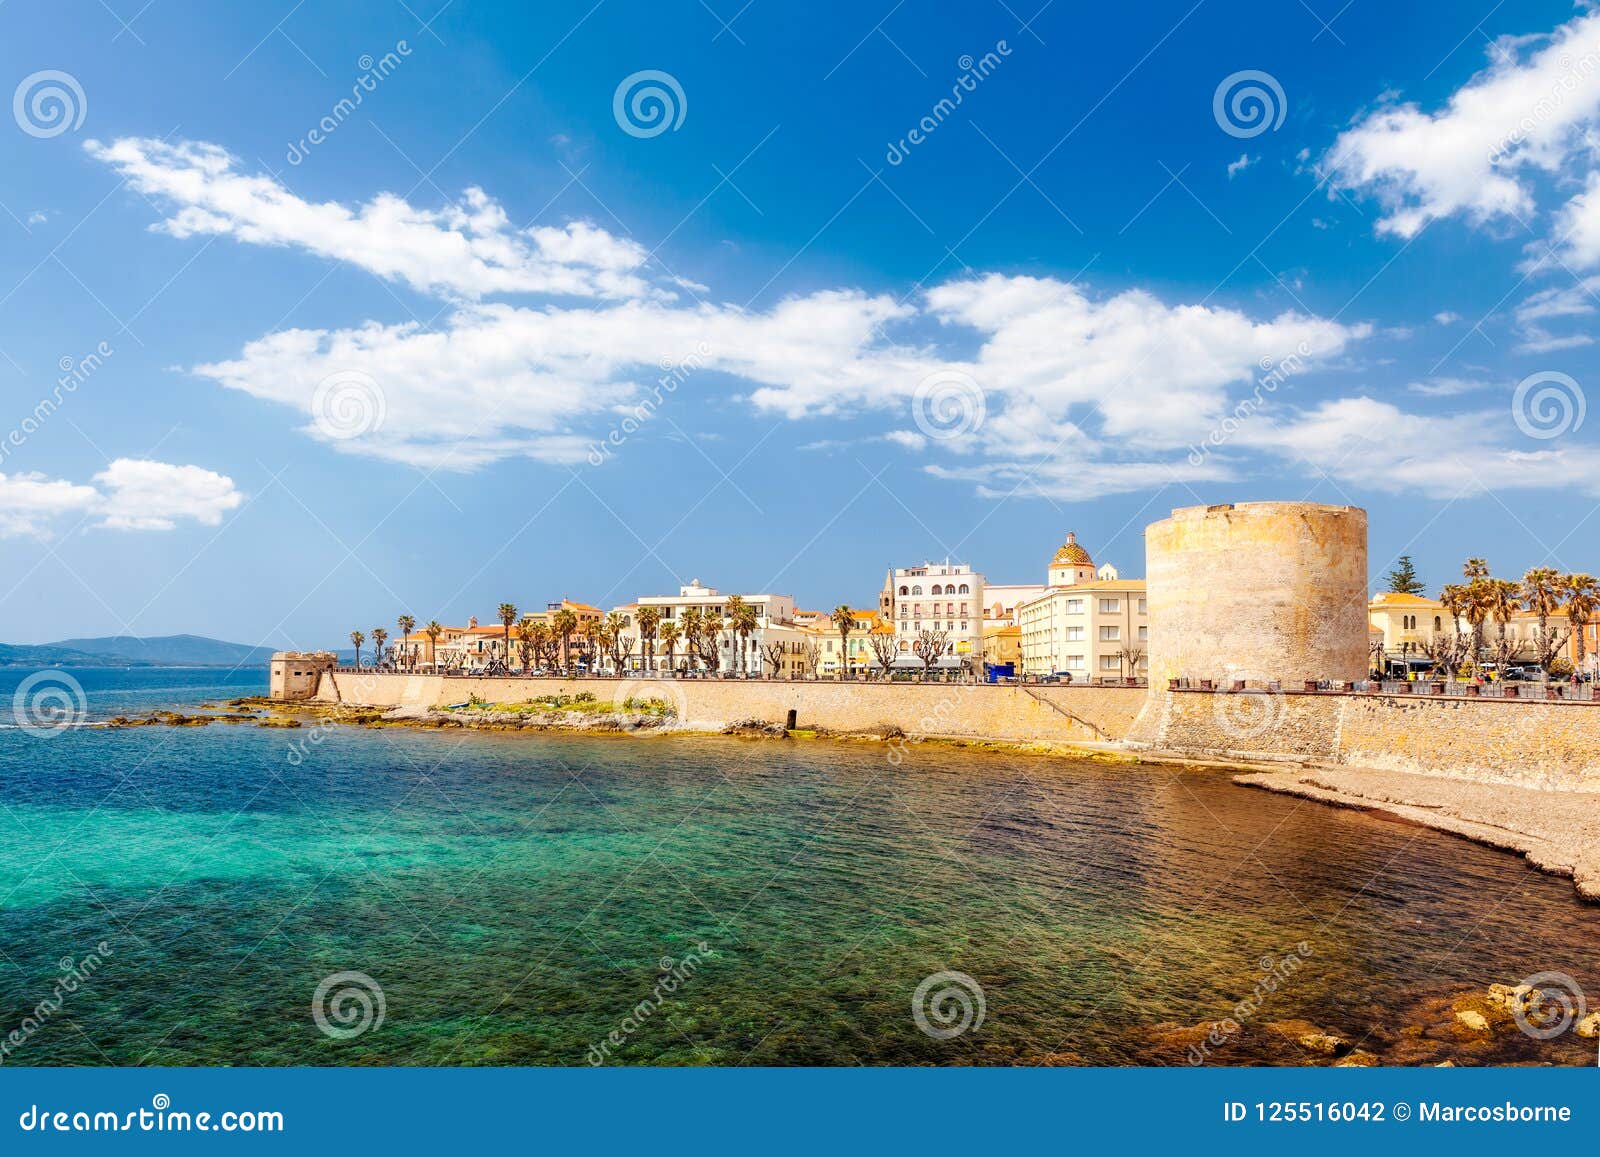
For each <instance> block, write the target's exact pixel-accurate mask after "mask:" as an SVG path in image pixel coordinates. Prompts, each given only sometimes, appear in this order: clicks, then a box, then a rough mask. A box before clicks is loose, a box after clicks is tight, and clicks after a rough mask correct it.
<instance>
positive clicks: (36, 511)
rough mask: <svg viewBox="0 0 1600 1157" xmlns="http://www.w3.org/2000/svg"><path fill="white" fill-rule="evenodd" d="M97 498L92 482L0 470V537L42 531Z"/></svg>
mask: <svg viewBox="0 0 1600 1157" xmlns="http://www.w3.org/2000/svg"><path fill="white" fill-rule="evenodd" d="M99 501H100V492H99V491H98V490H96V489H94V487H92V486H78V485H75V484H74V483H71V482H64V481H61V480H60V479H52V478H46V477H45V476H44V475H43V474H0V538H4V537H10V536H13V535H24V534H43V533H44V532H45V531H46V530H47V528H48V526H49V524H50V523H51V522H52V521H53V520H54V519H56V518H57V517H59V516H61V515H64V514H72V513H81V512H83V511H85V510H88V509H90V508H92V507H93V506H94V505H95V504H96V503H98V502H99Z"/></svg>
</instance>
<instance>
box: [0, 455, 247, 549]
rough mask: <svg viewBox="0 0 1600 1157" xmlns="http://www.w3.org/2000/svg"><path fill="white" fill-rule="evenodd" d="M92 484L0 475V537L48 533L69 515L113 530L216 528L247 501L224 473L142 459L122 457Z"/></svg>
mask: <svg viewBox="0 0 1600 1157" xmlns="http://www.w3.org/2000/svg"><path fill="white" fill-rule="evenodd" d="M94 482H96V483H98V486H97V487H96V486H89V485H83V484H80V483H75V482H68V481H65V480H63V479H55V478H46V477H45V476H44V475H42V474H36V473H35V474H12V475H5V474H0V537H8V536H15V535H44V534H48V533H49V532H50V531H51V529H52V528H53V527H54V526H55V525H56V524H57V523H58V521H59V520H60V519H61V518H63V517H66V516H69V515H77V516H79V517H80V518H82V517H91V518H96V519H97V520H98V521H97V522H96V525H97V526H101V527H105V528H108V529H112V530H171V529H173V528H174V527H175V526H176V525H177V524H178V522H179V521H180V520H188V521H193V522H198V523H200V524H201V525H203V526H216V525H217V524H218V523H220V522H221V521H222V516H223V515H224V514H225V513H226V512H227V511H229V510H232V509H233V508H234V507H236V506H238V505H239V504H240V503H241V502H242V501H243V500H244V498H243V496H242V495H241V494H240V493H239V492H238V490H237V489H235V488H234V485H233V480H232V479H230V478H227V477H225V476H224V475H221V474H217V473H214V472H212V471H210V470H205V469H202V468H201V467H199V466H174V465H171V464H170V463H166V462H154V461H150V460H149V459H143V458H118V459H116V460H115V461H114V462H112V463H110V464H109V465H108V466H107V467H106V468H105V469H104V470H102V471H101V472H100V473H98V474H96V475H95V476H94Z"/></svg>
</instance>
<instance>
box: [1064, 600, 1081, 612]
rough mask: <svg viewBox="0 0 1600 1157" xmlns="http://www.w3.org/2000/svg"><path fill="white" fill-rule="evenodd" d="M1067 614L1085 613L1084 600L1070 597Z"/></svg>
mask: <svg viewBox="0 0 1600 1157" xmlns="http://www.w3.org/2000/svg"><path fill="white" fill-rule="evenodd" d="M1067 614H1069V615H1081V614H1083V600H1082V599H1068V600H1067Z"/></svg>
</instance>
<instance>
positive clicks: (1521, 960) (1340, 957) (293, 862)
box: [0, 725, 1600, 1064]
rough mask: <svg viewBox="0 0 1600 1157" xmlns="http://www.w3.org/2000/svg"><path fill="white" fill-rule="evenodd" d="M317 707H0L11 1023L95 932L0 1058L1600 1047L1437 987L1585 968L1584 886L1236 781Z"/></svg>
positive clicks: (416, 1060)
mask: <svg viewBox="0 0 1600 1157" xmlns="http://www.w3.org/2000/svg"><path fill="white" fill-rule="evenodd" d="M306 737H307V731H306V730H304V729H302V730H301V731H299V732H296V731H270V730H264V729H256V728H254V727H249V726H245V727H237V726H236V727H231V728H227V729H224V728H223V727H222V726H220V725H213V726H212V727H210V728H205V729H199V730H194V729H168V728H150V729H141V730H138V731H122V732H101V731H80V732H74V733H71V734H70V735H65V736H60V737H56V738H50V739H46V740H38V739H34V738H32V737H28V736H25V735H21V734H17V733H6V734H3V735H0V768H3V769H4V774H3V778H0V805H3V807H4V811H3V813H0V814H3V815H4V816H5V817H6V819H7V822H8V825H9V828H8V834H9V838H8V839H6V840H5V841H4V842H3V843H0V898H3V899H0V949H3V953H4V956H3V957H0V1037H3V1036H4V1034H5V1033H6V1032H9V1031H10V1029H11V1028H12V1027H13V1026H15V1025H20V1024H22V1022H23V1021H24V1019H25V1018H29V1017H31V1016H33V1015H34V1013H35V1011H37V1010H36V1006H37V1005H38V1004H39V1002H40V1001H41V1000H42V999H44V998H46V997H50V996H51V994H52V991H53V986H54V985H55V983H56V981H57V980H58V979H59V977H60V976H61V975H62V973H61V965H62V962H63V961H64V960H66V961H68V962H73V961H78V960H81V959H82V958H83V957H84V955H85V954H86V953H89V952H91V951H93V950H94V949H95V946H96V945H97V944H99V943H100V942H102V941H104V942H105V945H106V947H107V949H108V950H109V952H110V955H108V956H107V957H106V958H105V960H104V962H103V964H101V965H100V967H99V968H98V970H97V971H96V972H95V974H94V975H93V976H92V977H91V978H89V979H88V980H87V981H86V982H85V983H83V984H81V985H80V986H78V990H77V991H76V992H71V993H68V994H66V995H65V996H64V997H62V999H61V1008H60V1010H59V1011H53V1012H51V1014H50V1015H48V1016H46V1017H44V1018H35V1019H39V1021H40V1023H39V1027H38V1028H37V1031H34V1032H32V1033H31V1035H28V1036H27V1037H26V1040H25V1042H24V1043H23V1044H22V1045H21V1046H19V1047H17V1048H16V1049H15V1050H14V1051H13V1052H12V1053H11V1055H9V1056H7V1057H6V1058H5V1059H6V1062H7V1063H13V1064H19V1063H20V1064H68V1063H71V1064H103V1063H108V1062H109V1063H117V1064H130V1063H137V1062H141V1061H142V1062H144V1063H149V1064H196V1063H219V1062H221V1063H237V1064H350V1063H363V1064H583V1063H585V1058H586V1057H590V1058H591V1059H593V1058H594V1057H595V1056H596V1055H603V1059H606V1060H608V1061H611V1062H615V1063H632V1064H645V1063H653V1064H697V1063H716V1064H740V1063H754V1064H796V1063H803V1064H857V1063H861V1064H884V1063H902V1064H903V1063H910V1064H946V1063H959V1064H969V1063H999V1064H1013V1063H1091V1064H1183V1063H1186V1058H1187V1057H1188V1056H1189V1054H1190V1048H1191V1046H1192V1045H1193V1044H1194V1043H1195V1041H1196V1039H1197V1037H1196V1030H1195V1026H1202V1029H1201V1035H1204V1031H1203V1030H1204V1026H1206V1025H1208V1024H1209V1023H1210V1022H1212V1021H1219V1020H1222V1019H1223V1018H1227V1017H1230V1016H1235V1015H1236V1009H1237V1006H1239V1004H1240V1002H1241V1001H1242V1000H1244V999H1245V998H1247V997H1250V996H1252V993H1253V992H1255V993H1256V995H1257V997H1259V999H1257V1000H1256V1002H1255V1004H1254V1005H1252V1006H1251V1008H1250V1010H1249V1015H1248V1016H1247V1017H1245V1018H1244V1020H1243V1023H1241V1024H1240V1025H1239V1026H1238V1031H1237V1032H1231V1031H1230V1032H1229V1033H1228V1034H1226V1039H1225V1040H1224V1041H1223V1042H1222V1043H1220V1044H1217V1045H1215V1046H1214V1047H1211V1048H1210V1049H1209V1061H1210V1063H1217V1064H1243V1063H1261V1062H1274V1063H1277V1062H1281V1063H1306V1062H1310V1061H1316V1062H1321V1063H1325V1062H1326V1061H1327V1059H1328V1058H1327V1057H1325V1056H1322V1055H1320V1054H1318V1053H1317V1052H1316V1050H1315V1048H1308V1047H1307V1046H1306V1045H1305V1044H1304V1043H1303V1041H1302V1040H1301V1038H1302V1037H1305V1036H1306V1034H1308V1033H1311V1032H1320V1033H1326V1034H1332V1035H1334V1036H1337V1037H1341V1038H1343V1039H1344V1040H1345V1041H1347V1042H1349V1043H1351V1044H1359V1046H1360V1048H1361V1049H1363V1050H1366V1051H1370V1052H1373V1053H1375V1054H1376V1055H1378V1056H1379V1057H1380V1058H1382V1059H1384V1060H1386V1061H1390V1062H1399V1063H1425V1062H1429V1061H1432V1060H1435V1059H1442V1058H1443V1057H1444V1056H1445V1055H1449V1056H1453V1057H1454V1058H1455V1059H1456V1060H1457V1061H1458V1062H1462V1063H1471V1062H1482V1061H1489V1060H1533V1059H1544V1060H1552V1061H1557V1062H1560V1063H1592V1062H1593V1055H1592V1054H1593V1044H1592V1042H1579V1041H1576V1040H1574V1039H1572V1038H1570V1037H1568V1038H1563V1039H1561V1040H1558V1041H1556V1042H1553V1043H1551V1044H1542V1043H1539V1042H1534V1041H1532V1040H1531V1039H1530V1038H1526V1037H1523V1036H1522V1035H1521V1034H1519V1033H1516V1032H1515V1031H1514V1030H1513V1031H1512V1032H1511V1033H1509V1034H1506V1033H1501V1034H1497V1035H1493V1036H1492V1037H1491V1038H1490V1039H1491V1041H1492V1042H1493V1043H1490V1044H1487V1045H1482V1044H1478V1043H1474V1042H1475V1039H1476V1038H1473V1037H1472V1035H1471V1034H1470V1033H1465V1032H1464V1031H1463V1030H1459V1029H1456V1028H1451V1027H1450V1025H1451V1023H1452V1021H1453V1013H1452V1011H1451V1009H1450V1008H1448V1007H1447V1006H1446V1005H1445V1004H1444V1003H1443V999H1444V998H1448V997H1451V996H1455V995H1457V994H1459V993H1462V992H1464V991H1466V990H1468V989H1471V990H1475V991H1480V992H1481V991H1482V990H1483V989H1485V988H1486V987H1487V985H1488V984H1489V983H1490V982H1495V981H1504V982H1515V981H1516V980H1518V979H1520V978H1522V977H1524V976H1528V975H1530V974H1533V973H1537V972H1542V971H1552V970H1558V971H1561V972H1566V973H1569V974H1571V975H1572V976H1573V977H1575V978H1576V979H1577V980H1578V982H1579V983H1581V984H1582V985H1583V986H1584V987H1585V988H1587V989H1588V990H1589V991H1590V992H1593V993H1597V994H1600V971H1597V970H1596V968H1595V964H1594V962H1595V960H1596V959H1597V956H1600V953H1597V949H1600V909H1597V908H1595V907H1591V906H1587V905H1585V904H1583V903H1581V902H1580V901H1578V900H1577V898H1576V896H1575V894H1574V892H1573V889H1572V886H1571V884H1570V883H1569V882H1567V881H1563V880H1558V879H1554V878H1550V877H1546V876H1542V875H1540V874H1538V873H1536V872H1533V871H1532V870H1530V869H1528V868H1527V867H1526V866H1525V865H1524V864H1523V863H1522V862H1521V861H1520V860H1519V859H1517V858H1514V857H1512V856H1509V855H1506V854H1504V853H1499V852H1494V851H1491V850H1488V849H1485V848H1480V847H1477V846H1475V845H1472V844H1469V843H1466V842H1464V841H1460V840H1457V839H1454V838H1452V837H1448V836H1444V835H1440V834H1436V833H1433V832H1430V831H1428V830H1425V829H1421V828H1417V827H1412V826H1406V825H1402V824H1399V823H1396V822H1392V821H1387V820H1384V819H1381V818H1378V817H1374V816H1371V815H1366V814H1362V813H1357V812H1349V811H1338V810H1333V809H1329V808H1324V807H1321V806H1319V805H1316V804H1313V803H1308V802H1305V801H1300V800H1294V799H1289V798H1286V797H1280V796H1275V795H1270V794H1267V793H1263V792H1259V791H1254V790H1249V789H1244V788H1239V787H1235V786H1233V785H1231V784H1230V783H1229V782H1228V780H1227V777H1226V775H1225V774H1224V773H1219V772H1216V771H1211V770H1206V771H1200V770H1188V771H1184V770H1177V769H1172V768H1150V767H1138V766H1133V765H1113V764H1100V763H1090V762H1077V761H1067V760H1059V759H1042V758H1033V757H1020V756H1016V757H1013V756H1007V755H997V754H993V753H981V754H979V753H966V752H962V751H959V750H951V749H937V748H934V747H931V746H930V747H922V748H916V749H914V750H913V752H912V754H911V757H910V758H908V759H907V760H906V761H905V762H904V764H903V765H902V766H900V767H898V768H893V767H891V766H890V765H889V764H888V763H887V761H886V760H885V759H884V752H883V750H882V749H880V748H878V747H875V746H873V745H865V744H863V745H831V744H825V743H808V742H803V741H793V742H778V741H768V742H759V741H735V740H715V739H687V738H685V739H670V738H669V739H661V738H652V739H631V738H589V737H574V738H570V739H566V738H550V737H541V738H537V739H534V738H530V737H527V736H497V735H480V734H451V735H444V734H437V733H431V732H414V731H405V730H376V731H374V730H359V729H344V728H340V729H336V730H334V731H332V732H329V733H328V734H327V735H326V737H325V738H324V739H323V740H322V741H321V742H318V743H315V744H308V743H306V742H305V740H306ZM296 741H298V742H299V748H298V750H299V751H300V756H299V758H298V759H297V760H291V759H290V758H288V753H289V751H290V745H291V744H293V743H295V742H296ZM1302 944H1303V948H1301V947H1299V946H1301V945H1302ZM1291 955H1293V956H1294V957H1295V958H1296V959H1297V960H1299V961H1300V963H1298V964H1297V965H1296V966H1295V967H1294V968H1293V969H1292V970H1291V971H1288V972H1286V973H1284V974H1283V979H1282V982H1281V983H1280V984H1277V985H1275V986H1274V988H1273V990H1272V991H1270V992H1267V993H1265V994H1261V993H1259V992H1258V991H1257V986H1258V982H1259V981H1260V979H1261V977H1262V974H1263V967H1266V968H1269V969H1271V968H1276V967H1278V966H1280V965H1281V964H1282V962H1283V961H1284V960H1285V959H1286V958H1288V957H1290V956H1291ZM340 972H359V973H363V974H365V975H366V976H368V977H370V978H371V980H372V981H373V982H375V983H376V985H377V986H379V987H380V988H381V990H382V997H383V1007H384V1019H383V1022H382V1024H381V1025H379V1026H378V1027H376V1028H375V1029H373V1030H371V1031H368V1032H365V1033H362V1034H360V1035H356V1036H353V1037H350V1038H349V1039H335V1038H333V1037H330V1036H329V1035H327V1034H326V1033H324V1032H323V1031H321V1030H320V1029H319V1028H318V1025H317V1023H316V1022H315V1021H314V1019H313V1016H312V1007H311V1005H312V994H313V992H314V991H316V990H317V988H318V985H319V982H321V981H323V980H324V979H325V978H328V977H330V976H332V975H333V974H336V973H340ZM939 972H952V973H961V974H964V975H965V976H966V977H970V978H971V980H972V981H973V982H974V983H975V984H976V985H977V986H978V988H979V989H980V990H981V992H980V993H977V994H972V995H973V996H978V995H981V1002H982V1012H983V1019H982V1024H981V1027H978V1028H976V1029H975V1030H969V1031H967V1032H964V1033H962V1034H960V1035H958V1036H955V1037H953V1038H952V1039H947V1040H941V1039H936V1037H935V1036H933V1035H929V1034H928V1033H926V1032H924V1031H922V1030H921V1029H920V1028H919V1027H918V1024H917V1022H916V1019H915V1018H914V1017H913V1015H912V994H913V993H914V992H915V991H916V990H917V988H918V985H919V983H920V982H922V981H923V980H924V978H926V977H929V976H930V975H932V974H934V973H939ZM679 974H681V975H679ZM669 976H670V977H673V983H672V984H671V985H670V987H665V986H664V985H663V980H664V978H666V977H669ZM969 1003H973V1008H972V1009H969V1010H968V1012H969V1021H970V1020H971V1019H974V1017H973V1016H972V1013H974V1012H975V1009H976V1005H975V1003H974V1002H972V1001H969ZM351 1010H354V1011H359V1009H356V1007H355V1006H351V1009H347V1011H351ZM47 1011H49V1010H47ZM943 1011H944V1012H946V1013H949V1014H951V1015H952V1017H953V1018H955V1020H954V1021H952V1022H950V1023H955V1022H958V1021H959V1014H960V1013H961V1012H962V1009H961V1008H960V1007H959V1005H948V1006H946V1007H945V1008H944V1009H943ZM925 1019H926V1018H925ZM933 1023H934V1025H935V1027H937V1026H938V1024H940V1023H946V1022H940V1021H937V1020H936V1021H934V1022H933ZM612 1034H615V1036H613V1035H612ZM606 1041H610V1042H613V1043H611V1045H610V1047H609V1048H607V1049H605V1050H604V1052H603V1054H595V1053H593V1052H592V1051H591V1050H593V1049H595V1047H596V1046H597V1045H598V1044H600V1043H601V1042H606ZM1341 1051H1342V1050H1341Z"/></svg>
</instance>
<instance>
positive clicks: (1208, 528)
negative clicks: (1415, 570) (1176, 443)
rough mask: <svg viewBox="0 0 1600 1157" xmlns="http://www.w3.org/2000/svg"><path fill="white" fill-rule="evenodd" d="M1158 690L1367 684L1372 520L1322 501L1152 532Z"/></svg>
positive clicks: (1237, 510) (1149, 575) (1216, 511)
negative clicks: (1238, 683)
mask: <svg viewBox="0 0 1600 1157" xmlns="http://www.w3.org/2000/svg"><path fill="white" fill-rule="evenodd" d="M1145 567H1146V570H1145V575H1146V579H1147V581H1148V583H1149V590H1148V598H1149V611H1150V687H1151V690H1152V691H1164V690H1166V687H1167V680H1168V679H1172V678H1188V679H1191V680H1196V681H1198V680H1200V679H1215V680H1217V682H1218V685H1219V686H1225V685H1226V681H1227V680H1230V679H1246V680H1249V681H1251V682H1252V683H1254V682H1257V681H1267V680H1274V679H1275V680H1279V681H1280V682H1281V683H1282V684H1283V685H1284V686H1285V687H1289V686H1292V685H1296V684H1299V683H1300V682H1301V681H1303V680H1307V679H1363V678H1365V677H1366V674H1367V665H1368V664H1367V633H1368V617H1367V512H1366V511H1365V510H1362V509H1361V508H1360V507H1356V506H1325V505H1322V504H1321V503H1316V502H1241V503H1238V504H1237V505H1235V504H1228V505H1224V506H1190V507H1185V508H1183V509H1181V510H1174V511H1173V512H1172V517H1171V518H1168V519H1165V520H1163V521H1161V522H1156V523H1152V524H1151V525H1150V526H1148V527H1147V528H1146V529H1145Z"/></svg>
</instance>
